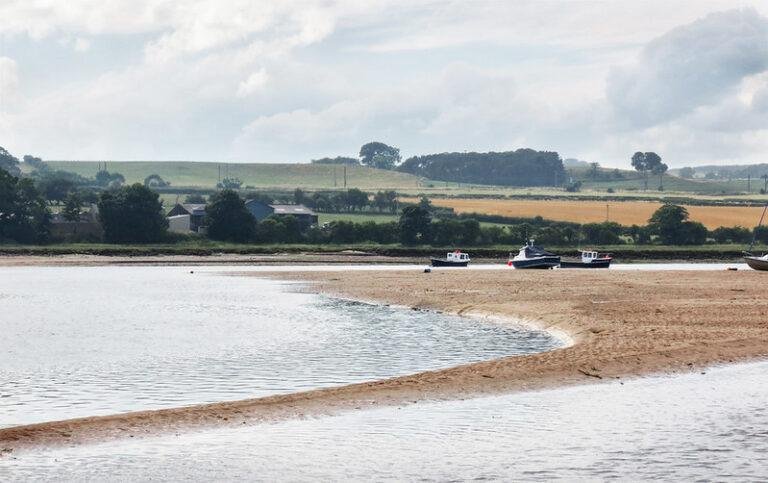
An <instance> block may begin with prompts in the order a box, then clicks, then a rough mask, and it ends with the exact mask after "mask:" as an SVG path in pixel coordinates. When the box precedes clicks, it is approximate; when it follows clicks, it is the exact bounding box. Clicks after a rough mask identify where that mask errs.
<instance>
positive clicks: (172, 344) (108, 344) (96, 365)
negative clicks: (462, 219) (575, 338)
mask: <svg viewBox="0 0 768 483" xmlns="http://www.w3.org/2000/svg"><path fill="white" fill-rule="evenodd" d="M230 268H234V267H230ZM216 270H220V269H218V268H217V269H216ZM192 271H193V272H194V273H190V272H192ZM0 314H2V316H0V333H2V337H0V427H2V426H12V425H18V424H25V423H31V422H40V421H47V420H54V419H65V418H71V417H79V416H91V415H97V414H113V413H116V412H123V411H130V410H138V409H150V408H161V407H176V406H181V405H190V404H197V403H203V402H213V401H224V400H233V399H242V398H248V397H258V396H265V395H271V394H277V393H285V392H294V391H300V390H306V389H314V388H319V387H327V386H332V385H341V384H346V383H351V382H361V381H368V380H375V379H381V378H386V377H390V376H394V375H403V374H410V373H414V372H418V371H422V370H428V369H436V368H442V367H449V366H454V365H458V364H461V363H466V362H472V361H478V360H484V359H493V358H497V357H500V356H505V355H512V354H523V353H531V352H538V351H543V350H548V349H551V348H554V347H556V346H558V345H559V344H560V342H559V341H557V340H556V339H554V338H553V337H551V336H549V335H548V334H546V333H543V332H532V331H527V330H518V329H516V328H514V327H510V326H503V325H500V324H493V323H478V322H477V321H472V320H467V319H464V318H460V317H453V316H445V315H440V314H436V313H434V312H417V311H410V310H405V309H393V308H389V307H381V306H371V305H367V304H357V303H350V302H344V301H339V300H332V299H328V298H324V297H320V296H316V295H311V294H302V293H292V292H288V291H286V290H284V289H283V287H282V286H281V284H279V283H276V282H273V281H268V280H260V279H257V278H252V277H229V276H220V275H215V274H213V273H211V272H208V273H205V272H204V271H202V272H201V268H200V267H195V268H192V269H190V268H184V267H91V268H89V267H77V268H73V267H68V268H50V267H49V268H42V267H28V268H0Z"/></svg>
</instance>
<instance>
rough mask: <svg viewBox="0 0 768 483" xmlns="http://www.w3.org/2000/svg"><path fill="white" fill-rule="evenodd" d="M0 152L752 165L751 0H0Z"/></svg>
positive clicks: (764, 53)
mask: <svg viewBox="0 0 768 483" xmlns="http://www.w3.org/2000/svg"><path fill="white" fill-rule="evenodd" d="M0 19H2V21H0V145H1V146H4V147H6V148H7V149H8V150H10V151H11V152H13V153H14V154H16V155H22V154H27V153H33V154H38V155H41V156H43V157H44V158H46V159H90V160H101V159H114V160H133V159H151V160H215V161H234V162H237V161H242V162H306V161H307V160H309V159H311V158H317V157H322V156H336V155H355V154H356V152H357V150H358V149H359V147H360V145H361V144H363V143H365V142H367V141H371V140H378V141H383V142H386V143H389V144H392V145H395V146H399V147H400V148H401V151H402V153H403V154H404V155H405V156H410V155H413V154H424V153H432V152H443V151H465V150H469V151H489V150H496V151H500V150H508V149H516V148H519V147H532V148H536V149H548V150H556V151H558V152H560V153H561V155H562V156H563V157H577V158H580V159H586V160H589V161H599V162H600V163H602V164H603V165H606V166H626V165H627V164H628V159H629V157H630V156H631V154H632V153H633V152H634V151H637V150H643V151H647V150H654V151H657V152H659V153H660V154H661V155H662V157H663V158H664V160H665V161H666V162H667V163H668V164H669V165H670V166H672V167H679V166H684V165H689V164H707V163H731V164H735V163H749V162H768V0H760V1H757V0H753V1H743V2H742V1H739V0H722V1H721V0H690V1H681V0H677V1H676V0H663V1H656V0H644V1H640V2H638V1H637V0H631V1H621V0H605V1H565V0H563V1H556V0H532V1H524V0H519V1H516V0H499V1H492V0H488V1H484V0H475V1H468V0H464V1H448V0H443V1H431V0H377V1H369V0H350V1H344V0H339V1H332V0H327V1H320V0H318V1H299V0H296V1H294V0H271V1H261V0H185V1H181V0H125V1H109V0H3V1H2V2H0Z"/></svg>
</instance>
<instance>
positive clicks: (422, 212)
mask: <svg viewBox="0 0 768 483" xmlns="http://www.w3.org/2000/svg"><path fill="white" fill-rule="evenodd" d="M431 224H432V215H431V214H430V212H429V210H428V209H427V208H425V207H423V206H420V205H412V206H406V207H405V208H403V212H402V214H401V215H400V221H399V228H400V242H401V243H403V244H404V245H414V244H423V243H429V241H430V229H431Z"/></svg>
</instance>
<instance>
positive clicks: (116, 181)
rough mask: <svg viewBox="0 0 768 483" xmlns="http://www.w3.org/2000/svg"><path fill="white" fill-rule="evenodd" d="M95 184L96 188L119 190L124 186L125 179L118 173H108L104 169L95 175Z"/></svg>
mask: <svg viewBox="0 0 768 483" xmlns="http://www.w3.org/2000/svg"><path fill="white" fill-rule="evenodd" d="M95 182H96V185H97V186H102V187H106V188H119V187H120V186H122V185H123V184H125V177H124V176H123V175H122V174H120V173H110V172H109V171H107V170H106V169H102V170H100V171H99V172H98V173H96V178H95Z"/></svg>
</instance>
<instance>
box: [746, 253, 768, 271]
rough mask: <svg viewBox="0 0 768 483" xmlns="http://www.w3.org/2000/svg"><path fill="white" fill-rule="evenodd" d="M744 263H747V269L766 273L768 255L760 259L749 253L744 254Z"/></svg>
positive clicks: (767, 269)
mask: <svg viewBox="0 0 768 483" xmlns="http://www.w3.org/2000/svg"><path fill="white" fill-rule="evenodd" d="M744 261H745V262H747V265H749V268H751V269H753V270H763V271H768V255H763V256H762V257H756V256H754V255H752V254H751V253H745V254H744Z"/></svg>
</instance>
